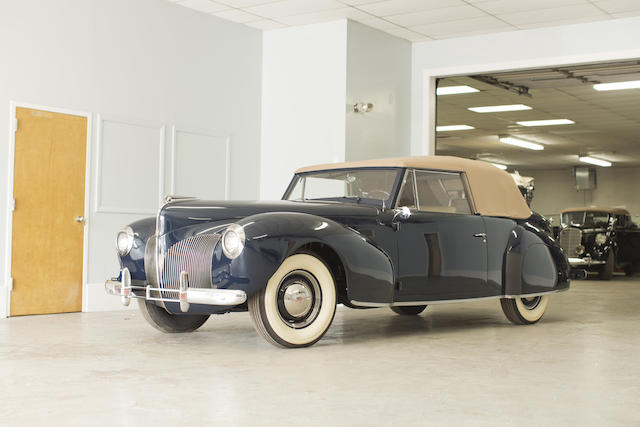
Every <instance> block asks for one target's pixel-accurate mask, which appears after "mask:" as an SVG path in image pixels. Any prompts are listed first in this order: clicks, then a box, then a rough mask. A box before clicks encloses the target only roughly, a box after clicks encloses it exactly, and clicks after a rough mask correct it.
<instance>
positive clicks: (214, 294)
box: [104, 268, 247, 312]
mask: <svg viewBox="0 0 640 427" xmlns="http://www.w3.org/2000/svg"><path fill="white" fill-rule="evenodd" d="M104 289H105V291H106V292H107V294H109V295H117V296H120V301H121V302H122V304H123V305H125V306H127V305H129V303H130V302H131V298H139V299H146V300H148V301H162V302H177V303H180V310H181V311H182V312H187V311H189V304H206V305H222V306H234V305H239V304H242V303H244V302H245V301H246V300H247V294H246V293H245V292H244V291H241V290H237V289H211V288H190V287H189V277H188V275H187V272H186V271H183V272H182V273H181V274H180V289H164V288H152V287H151V285H147V286H137V285H132V284H131V273H130V272H129V269H128V268H123V269H122V271H121V274H120V280H107V281H106V282H105V283H104ZM134 290H136V291H144V296H141V295H136V294H134V293H133V291H134ZM151 292H157V293H158V294H159V295H162V293H175V294H177V295H176V296H177V298H157V297H152V296H151Z"/></svg>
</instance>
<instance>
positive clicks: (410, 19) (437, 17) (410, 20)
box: [386, 6, 488, 27]
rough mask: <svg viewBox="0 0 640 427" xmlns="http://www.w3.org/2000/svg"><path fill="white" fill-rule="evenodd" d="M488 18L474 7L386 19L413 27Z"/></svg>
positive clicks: (437, 10)
mask: <svg viewBox="0 0 640 427" xmlns="http://www.w3.org/2000/svg"><path fill="white" fill-rule="evenodd" d="M479 17H488V15H487V14H486V13H485V12H483V11H481V10H478V9H476V8H474V7H473V6H459V7H448V8H446V9H436V10H428V11H423V12H417V13H407V14H403V15H394V16H388V17H386V19H388V20H389V21H391V22H393V23H396V24H398V25H402V26H404V27H413V26H416V25H426V24H435V23H441V22H447V21H459V20H463V19H470V18H479Z"/></svg>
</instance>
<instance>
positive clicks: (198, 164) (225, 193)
mask: <svg viewBox="0 0 640 427" xmlns="http://www.w3.org/2000/svg"><path fill="white" fill-rule="evenodd" d="M172 133H173V138H172V144H171V194H177V195H181V196H195V197H199V198H201V199H207V200H224V199H228V198H229V174H230V165H229V157H230V152H229V148H230V147H229V145H230V144H229V137H228V136H214V135H208V134H206V133H201V132H192V131H187V130H181V129H179V128H178V129H176V128H174V129H173V132H172Z"/></svg>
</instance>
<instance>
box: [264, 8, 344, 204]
mask: <svg viewBox="0 0 640 427" xmlns="http://www.w3.org/2000/svg"><path fill="white" fill-rule="evenodd" d="M346 32H347V21H346V20H340V21H335V22H329V23H323V24H315V25H307V26H303V27H294V28H285V29H281V30H273V31H268V32H265V33H264V36H263V51H262V55H263V56H262V58H263V62H262V72H263V76H262V88H263V93H262V142H261V144H262V145H261V165H260V198H261V199H272V200H273V199H275V200H277V199H280V198H281V197H282V194H283V193H284V190H285V189H286V186H287V184H288V183H289V181H290V180H291V177H292V175H293V172H294V171H295V169H297V168H298V167H300V166H304V165H309V164H315V163H329V162H338V161H342V160H344V153H345V120H344V115H345V103H346V100H345V97H346V67H347V65H346V61H347V42H346V40H347V39H346Z"/></svg>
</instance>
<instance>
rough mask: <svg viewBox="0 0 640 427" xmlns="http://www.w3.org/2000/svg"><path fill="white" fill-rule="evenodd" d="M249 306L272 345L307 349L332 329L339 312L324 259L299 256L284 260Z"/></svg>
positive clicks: (260, 329)
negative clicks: (335, 316) (336, 313)
mask: <svg viewBox="0 0 640 427" xmlns="http://www.w3.org/2000/svg"><path fill="white" fill-rule="evenodd" d="M248 306H249V313H250V314H251V318H252V319H253V324H254V326H255V328H256V330H257V331H258V332H259V333H260V334H261V335H262V336H263V337H264V338H265V339H266V340H267V341H269V342H270V343H271V344H274V345H276V346H279V347H307V346H310V345H312V344H314V343H315V342H317V341H318V340H319V339H320V338H322V336H323V335H324V334H325V332H326V331H327V329H329V326H331V322H332V321H333V316H334V315H335V312H336V286H335V281H334V279H333V275H332V274H331V271H329V268H327V266H326V265H325V263H324V262H323V261H322V260H320V259H319V258H317V257H315V256H314V255H311V254H306V253H301V254H295V255H292V256H290V257H288V258H287V259H285V260H284V262H283V263H282V265H280V267H279V268H278V270H277V271H276V272H275V273H274V274H273V276H272V277H271V278H270V279H269V281H268V282H267V286H265V287H264V289H262V290H261V291H260V292H258V293H257V294H255V295H253V296H252V297H251V298H250V299H249V302H248Z"/></svg>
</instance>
